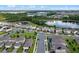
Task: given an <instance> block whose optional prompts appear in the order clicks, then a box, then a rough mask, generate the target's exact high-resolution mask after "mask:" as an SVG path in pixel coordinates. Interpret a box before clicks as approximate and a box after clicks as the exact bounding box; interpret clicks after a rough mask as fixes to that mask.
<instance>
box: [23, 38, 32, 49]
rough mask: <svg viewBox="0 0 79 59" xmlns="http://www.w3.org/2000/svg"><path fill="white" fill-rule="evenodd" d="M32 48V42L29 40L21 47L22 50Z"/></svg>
mask: <svg viewBox="0 0 79 59" xmlns="http://www.w3.org/2000/svg"><path fill="white" fill-rule="evenodd" d="M31 46H32V40H31V39H27V40H26V42H25V43H24V45H23V49H24V50H25V49H29V48H30V47H31Z"/></svg>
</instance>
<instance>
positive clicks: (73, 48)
mask: <svg viewBox="0 0 79 59" xmlns="http://www.w3.org/2000/svg"><path fill="white" fill-rule="evenodd" d="M65 41H66V43H67V48H68V49H69V51H70V52H71V53H78V52H79V44H77V42H76V40H75V39H73V38H72V37H67V38H65Z"/></svg>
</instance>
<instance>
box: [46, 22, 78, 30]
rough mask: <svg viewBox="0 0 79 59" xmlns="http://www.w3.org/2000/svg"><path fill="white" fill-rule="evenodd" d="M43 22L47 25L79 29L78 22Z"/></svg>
mask: <svg viewBox="0 0 79 59" xmlns="http://www.w3.org/2000/svg"><path fill="white" fill-rule="evenodd" d="M45 24H47V25H49V26H54V25H55V26H56V27H59V28H72V29H79V23H78V22H77V23H76V22H63V21H47V22H46V23H45Z"/></svg>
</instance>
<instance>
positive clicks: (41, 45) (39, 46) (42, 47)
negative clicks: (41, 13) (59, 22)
mask: <svg viewBox="0 0 79 59" xmlns="http://www.w3.org/2000/svg"><path fill="white" fill-rule="evenodd" d="M45 39H46V37H45V33H43V32H39V33H38V41H37V42H38V43H37V53H45V42H44V40H45Z"/></svg>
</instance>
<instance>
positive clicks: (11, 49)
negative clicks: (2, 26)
mask: <svg viewBox="0 0 79 59" xmlns="http://www.w3.org/2000/svg"><path fill="white" fill-rule="evenodd" d="M13 50H14V48H13V47H10V48H7V49H6V51H7V52H12V51H13Z"/></svg>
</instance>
